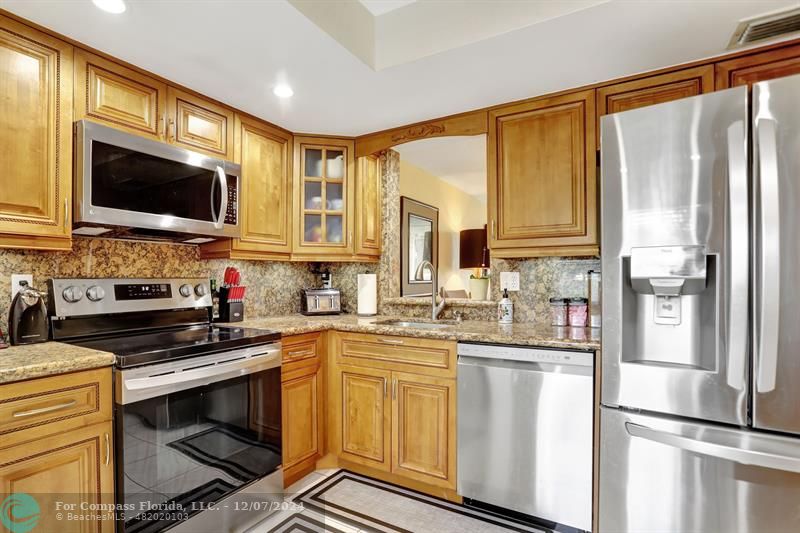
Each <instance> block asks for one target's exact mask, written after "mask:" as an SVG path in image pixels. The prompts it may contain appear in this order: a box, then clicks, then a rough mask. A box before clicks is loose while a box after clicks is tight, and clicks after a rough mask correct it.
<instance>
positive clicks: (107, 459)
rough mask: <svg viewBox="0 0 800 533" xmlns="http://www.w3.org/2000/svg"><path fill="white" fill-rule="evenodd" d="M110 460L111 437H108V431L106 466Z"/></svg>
mask: <svg viewBox="0 0 800 533" xmlns="http://www.w3.org/2000/svg"><path fill="white" fill-rule="evenodd" d="M110 462H111V439H110V438H109V437H108V433H106V466H108V463H110Z"/></svg>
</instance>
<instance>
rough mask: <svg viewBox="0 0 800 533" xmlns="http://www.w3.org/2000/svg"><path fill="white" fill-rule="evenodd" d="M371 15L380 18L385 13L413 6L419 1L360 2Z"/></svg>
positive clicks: (378, 0)
mask: <svg viewBox="0 0 800 533" xmlns="http://www.w3.org/2000/svg"><path fill="white" fill-rule="evenodd" d="M359 1H360V2H361V3H362V4H364V7H366V8H367V9H368V10H369V12H370V13H372V14H373V15H374V16H376V17H378V16H380V15H383V14H384V13H388V12H390V11H394V10H395V9H400V8H401V7H404V6H407V5H408V4H413V3H414V2H416V1H417V0H359Z"/></svg>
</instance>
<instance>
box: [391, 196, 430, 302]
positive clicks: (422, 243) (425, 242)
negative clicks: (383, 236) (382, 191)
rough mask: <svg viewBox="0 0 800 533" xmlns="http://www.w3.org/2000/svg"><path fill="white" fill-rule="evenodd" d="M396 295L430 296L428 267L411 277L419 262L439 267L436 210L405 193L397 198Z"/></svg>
mask: <svg viewBox="0 0 800 533" xmlns="http://www.w3.org/2000/svg"><path fill="white" fill-rule="evenodd" d="M400 217H401V218H400V220H401V223H400V295H401V296H430V295H431V294H432V292H433V291H434V290H436V289H435V288H434V287H433V282H432V280H431V272H430V269H425V271H424V273H423V275H424V279H423V280H421V281H420V280H416V279H414V275H415V273H416V270H417V266H419V264H420V262H422V261H430V262H431V263H433V266H434V268H436V269H437V271H438V269H439V210H438V209H437V208H435V207H433V206H430V205H427V204H423V203H422V202H418V201H416V200H413V199H411V198H408V197H406V196H401V197H400Z"/></svg>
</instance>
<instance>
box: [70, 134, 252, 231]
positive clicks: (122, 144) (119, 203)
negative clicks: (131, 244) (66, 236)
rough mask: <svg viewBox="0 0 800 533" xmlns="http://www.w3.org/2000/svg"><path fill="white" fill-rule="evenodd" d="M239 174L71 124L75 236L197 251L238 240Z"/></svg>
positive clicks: (178, 151)
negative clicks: (161, 243)
mask: <svg viewBox="0 0 800 533" xmlns="http://www.w3.org/2000/svg"><path fill="white" fill-rule="evenodd" d="M240 186H241V167H240V166H239V165H236V164H234V163H231V162H229V161H224V160H222V159H217V158H214V157H209V156H207V155H203V154H200V153H197V152H192V151H190V150H186V149H184V148H179V147H177V146H172V145H169V144H166V143H162V142H158V141H154V140H150V139H145V138H143V137H139V136H137V135H132V134H130V133H126V132H123V131H120V130H117V129H114V128H110V127H108V126H103V125H100V124H97V123H95V122H91V121H88V120H81V121H78V122H76V123H75V187H74V195H75V197H74V200H75V202H74V214H73V219H74V224H73V226H74V227H73V234H75V235H91V236H103V237H116V238H134V239H146V240H157V241H173V242H174V241H177V242H183V243H190V244H200V243H203V242H208V241H212V240H214V239H215V238H220V237H239V235H240V229H239V189H240Z"/></svg>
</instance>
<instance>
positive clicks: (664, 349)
mask: <svg viewBox="0 0 800 533" xmlns="http://www.w3.org/2000/svg"><path fill="white" fill-rule="evenodd" d="M622 261H623V277H624V278H625V279H624V280H623V284H622V285H623V297H622V312H623V317H624V319H623V324H622V330H623V331H622V333H623V335H622V337H623V339H622V341H623V350H622V359H623V361H627V362H635V363H644V364H662V365H663V364H666V365H682V366H689V367H692V368H697V369H708V370H712V369H713V367H714V357H713V356H714V349H713V348H714V342H715V340H714V334H715V332H714V328H713V327H709V325H713V324H714V323H715V320H714V315H715V308H716V297H717V283H716V280H717V275H716V264H717V261H716V256H715V255H713V254H707V253H706V248H705V247H704V246H646V247H634V248H631V250H630V256H628V257H623V258H622Z"/></svg>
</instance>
